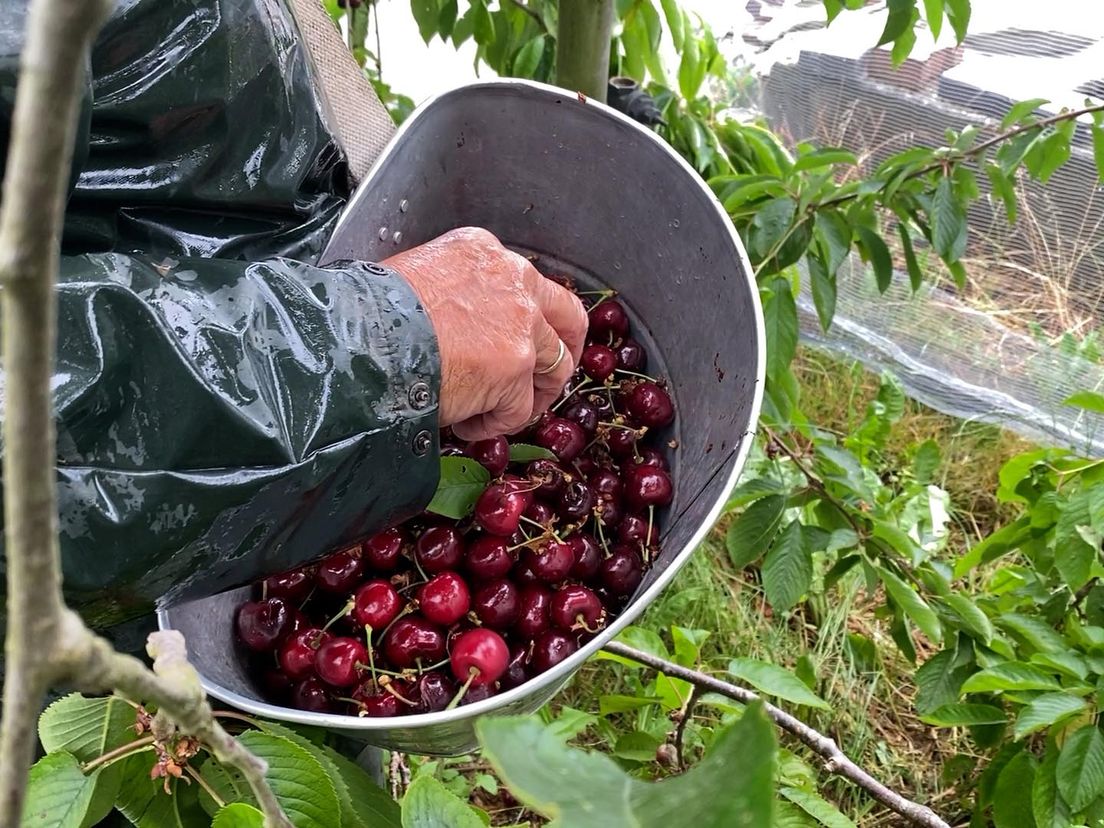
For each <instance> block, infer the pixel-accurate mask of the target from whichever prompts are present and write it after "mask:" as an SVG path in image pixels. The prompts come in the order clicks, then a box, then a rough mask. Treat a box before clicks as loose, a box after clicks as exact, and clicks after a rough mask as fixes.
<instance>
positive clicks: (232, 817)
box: [211, 802, 264, 828]
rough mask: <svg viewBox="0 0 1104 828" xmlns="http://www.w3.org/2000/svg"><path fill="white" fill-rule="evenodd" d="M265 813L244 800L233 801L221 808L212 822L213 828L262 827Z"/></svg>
mask: <svg viewBox="0 0 1104 828" xmlns="http://www.w3.org/2000/svg"><path fill="white" fill-rule="evenodd" d="M263 825H264V814H262V813H261V812H260V811H258V810H257V809H256V808H254V807H253V806H252V805H246V804H245V803H244V802H231V803H230V804H229V805H227V806H226V807H224V808H221V809H220V810H219V812H218V813H217V814H215V819H214V821H213V822H212V823H211V828H262V826H263Z"/></svg>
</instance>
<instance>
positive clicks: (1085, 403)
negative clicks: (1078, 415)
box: [1063, 391, 1104, 414]
mask: <svg viewBox="0 0 1104 828" xmlns="http://www.w3.org/2000/svg"><path fill="white" fill-rule="evenodd" d="M1063 405H1075V406H1077V407H1078V408H1084V409H1085V410H1086V411H1095V412H1096V413H1097V414H1104V394H1097V393H1096V392H1095V391H1078V392H1077V393H1076V394H1073V395H1072V396H1070V397H1066V399H1065V400H1063Z"/></svg>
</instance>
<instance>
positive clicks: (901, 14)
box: [877, 0, 916, 46]
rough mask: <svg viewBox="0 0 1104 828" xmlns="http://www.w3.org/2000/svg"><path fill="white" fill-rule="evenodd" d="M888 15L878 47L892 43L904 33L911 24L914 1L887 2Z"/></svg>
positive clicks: (914, 8)
mask: <svg viewBox="0 0 1104 828" xmlns="http://www.w3.org/2000/svg"><path fill="white" fill-rule="evenodd" d="M887 5H888V7H889V15H888V16H887V17H886V24H885V29H884V30H883V31H882V36H881V37H880V38H878V43H877V45H878V46H884V45H885V44H887V43H892V42H893V41H895V40H896V39H897V38H899V37H900V36H901V35H903V34H904V33H905V32H906V31H908V28H909V25H910V24H911V23H912V13H913V12H914V11H915V10H916V0H888V3H887Z"/></svg>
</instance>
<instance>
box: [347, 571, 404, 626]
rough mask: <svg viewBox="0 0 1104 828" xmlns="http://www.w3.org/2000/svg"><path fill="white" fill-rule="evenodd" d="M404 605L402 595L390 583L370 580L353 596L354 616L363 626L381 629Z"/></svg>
mask: <svg viewBox="0 0 1104 828" xmlns="http://www.w3.org/2000/svg"><path fill="white" fill-rule="evenodd" d="M402 607H403V599H402V596H400V595H399V593H398V592H396V591H395V588H394V587H393V586H391V584H390V583H388V582H387V581H381V580H375V581H369V582H368V583H366V584H365V585H364V586H362V587H361V588H360V589H358V590H357V591H356V595H355V596H354V598H353V618H355V619H356V621H357V623H358V624H360V625H361V626H362V627H368V628H369V629H371V630H375V631H379V630H382V629H383V628H384V627H386V626H387V625H388V624H390V623H391V622H392V621H394V620H395V618H396V617H398V614H399V612H400V611H401V610H402Z"/></svg>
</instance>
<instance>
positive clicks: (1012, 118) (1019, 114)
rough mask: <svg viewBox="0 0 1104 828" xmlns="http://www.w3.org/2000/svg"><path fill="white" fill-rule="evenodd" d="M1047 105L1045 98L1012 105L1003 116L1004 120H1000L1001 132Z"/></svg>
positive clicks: (1047, 101)
mask: <svg viewBox="0 0 1104 828" xmlns="http://www.w3.org/2000/svg"><path fill="white" fill-rule="evenodd" d="M1048 103H1050V101H1049V100H1047V99H1046V98H1031V99H1030V100H1026V101H1020V102H1019V103H1016V104H1013V105H1012V107H1011V108H1010V109H1009V110H1008V112H1007V113H1006V114H1005V116H1004V118H1003V119H1002V120H1001V125H1000V128H1001V130H1002V131H1003V130H1006V129H1008V127H1010V126H1012V124H1018V123H1019V122H1020V121H1022V120H1024V119H1025V118H1026V117H1027V116H1028V115H1032V114H1033V113H1034V112H1035V110H1037V109H1038V108H1039V107H1040V106H1043V104H1048ZM1032 120H1034V118H1033V119H1032Z"/></svg>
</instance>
